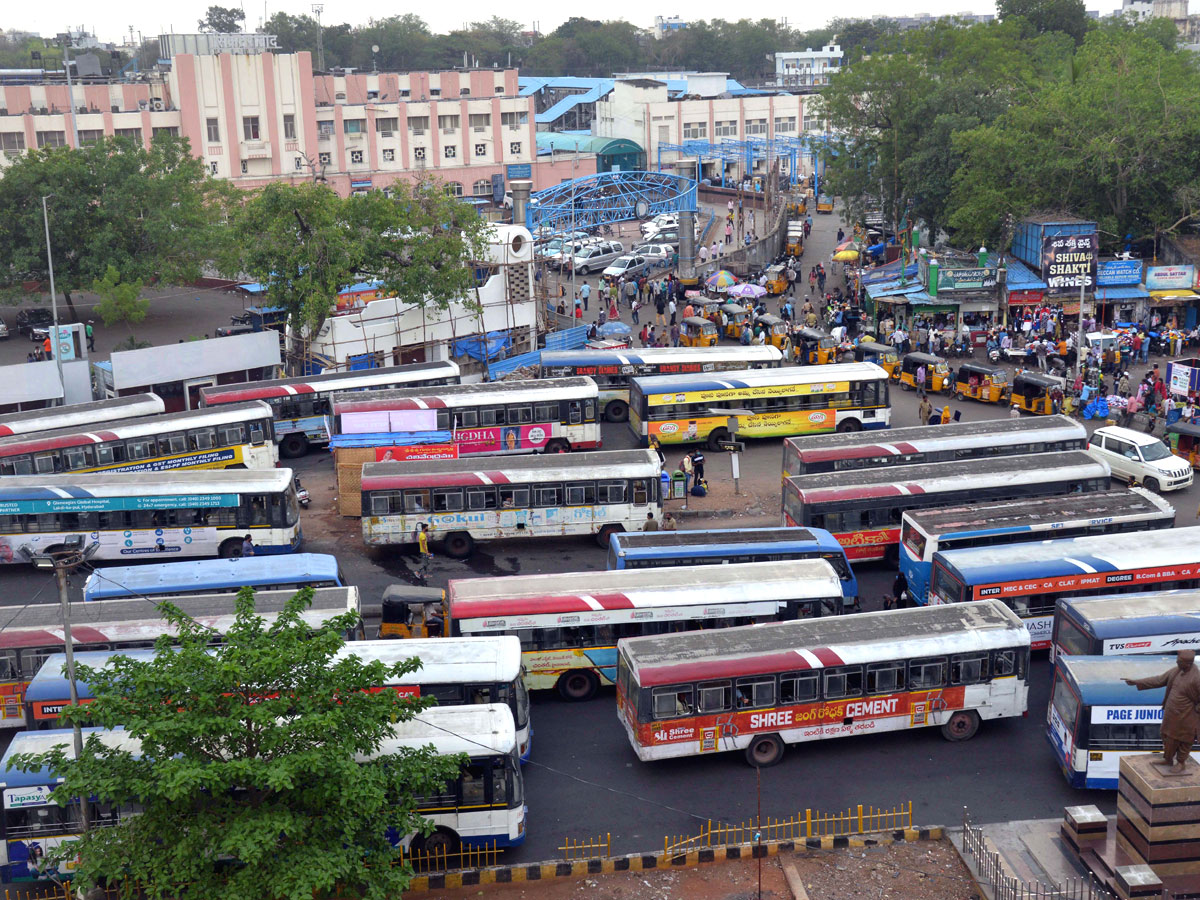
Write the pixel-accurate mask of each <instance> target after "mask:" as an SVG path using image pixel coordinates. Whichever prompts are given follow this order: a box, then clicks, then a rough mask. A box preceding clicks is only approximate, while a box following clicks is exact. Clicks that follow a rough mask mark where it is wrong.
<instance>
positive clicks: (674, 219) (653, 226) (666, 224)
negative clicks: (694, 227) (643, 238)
mask: <svg viewBox="0 0 1200 900" xmlns="http://www.w3.org/2000/svg"><path fill="white" fill-rule="evenodd" d="M678 224H679V214H678V213H660V214H659V215H657V216H655V217H654V218H653V219H650V220H649V221H647V222H643V223H642V224H641V229H642V234H648V233H650V232H651V231H662V230H663V229H664V228H674V227H675V226H677V225H678Z"/></svg>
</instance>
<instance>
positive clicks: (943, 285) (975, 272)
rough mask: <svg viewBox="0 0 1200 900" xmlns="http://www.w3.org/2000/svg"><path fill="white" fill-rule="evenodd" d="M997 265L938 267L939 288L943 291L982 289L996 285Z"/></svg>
mask: <svg viewBox="0 0 1200 900" xmlns="http://www.w3.org/2000/svg"><path fill="white" fill-rule="evenodd" d="M997 271H998V269H997V267H996V266H985V267H983V268H979V267H977V266H973V267H971V268H969V269H956V268H954V267H952V266H943V267H941V268H940V269H938V283H937V289H938V291H939V292H941V291H980V290H986V289H988V288H994V287H995V286H996V278H997V274H996V273H997Z"/></svg>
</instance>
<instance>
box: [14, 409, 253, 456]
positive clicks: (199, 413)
mask: <svg viewBox="0 0 1200 900" xmlns="http://www.w3.org/2000/svg"><path fill="white" fill-rule="evenodd" d="M269 418H271V407H269V406H267V404H265V403H239V404H236V405H231V406H224V407H222V408H221V409H191V410H185V411H183V412H174V413H165V414H159V415H153V416H140V417H138V418H136V419H114V420H112V421H108V422H105V423H103V426H102V427H90V426H89V425H74V426H71V427H68V428H55V429H53V430H51V431H38V432H34V433H32V434H15V435H10V436H8V437H0V456H18V455H21V454H24V453H39V452H43V451H46V450H61V449H62V448H64V447H80V446H83V445H86V444H101V443H104V442H105V441H119V440H125V439H128V438H137V437H146V436H147V435H155V434H164V433H166V432H169V431H185V430H187V429H188V428H206V427H212V426H214V425H228V424H230V423H232V422H248V421H251V420H253V419H269Z"/></svg>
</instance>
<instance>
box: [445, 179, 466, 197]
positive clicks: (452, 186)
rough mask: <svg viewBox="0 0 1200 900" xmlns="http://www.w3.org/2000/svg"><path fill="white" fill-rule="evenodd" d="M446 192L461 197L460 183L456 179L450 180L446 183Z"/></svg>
mask: <svg viewBox="0 0 1200 900" xmlns="http://www.w3.org/2000/svg"><path fill="white" fill-rule="evenodd" d="M446 193H447V194H449V195H450V196H451V197H461V196H462V195H463V188H462V185H461V184H459V183H458V182H457V181H451V182H450V183H449V184H447V185H446Z"/></svg>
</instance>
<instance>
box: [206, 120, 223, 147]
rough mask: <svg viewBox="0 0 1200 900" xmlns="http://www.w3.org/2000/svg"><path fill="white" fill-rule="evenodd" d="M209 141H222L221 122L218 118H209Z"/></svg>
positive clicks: (211, 142)
mask: <svg viewBox="0 0 1200 900" xmlns="http://www.w3.org/2000/svg"><path fill="white" fill-rule="evenodd" d="M208 142H209V143H210V144H219V143H221V124H220V122H219V121H218V120H217V119H209V120H208Z"/></svg>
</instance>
